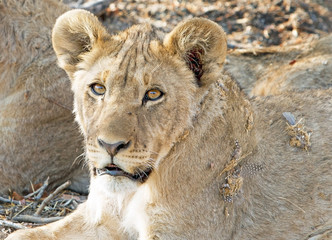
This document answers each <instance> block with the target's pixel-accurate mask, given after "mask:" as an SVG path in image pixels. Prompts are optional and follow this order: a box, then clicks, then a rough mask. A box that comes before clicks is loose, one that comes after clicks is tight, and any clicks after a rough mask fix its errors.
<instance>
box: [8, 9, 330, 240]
mask: <svg viewBox="0 0 332 240" xmlns="http://www.w3.org/2000/svg"><path fill="white" fill-rule="evenodd" d="M75 43H76V44H75ZM53 47H54V50H55V52H56V54H57V56H58V60H59V64H60V66H61V67H62V68H64V69H65V70H66V71H67V74H68V75H69V76H70V78H71V81H72V89H73V92H74V95H75V97H74V103H75V104H74V105H75V113H76V120H77V122H78V123H79V124H80V127H81V130H82V133H83V135H84V138H85V142H86V152H87V153H86V154H87V157H88V159H89V166H90V173H91V185H90V195H89V198H88V200H87V202H86V203H84V204H82V205H81V206H80V208H79V209H78V210H77V211H76V212H74V213H73V214H71V215H69V216H68V217H66V218H65V219H64V220H61V221H59V222H56V223H52V224H49V225H46V226H44V227H40V228H35V229H31V230H22V231H18V232H16V233H14V234H13V235H10V236H9V238H8V239H26V240H27V239H28V240H30V239H31V240H32V239H50V240H51V239H52V240H54V239H310V238H311V239H314V237H323V236H325V237H329V236H331V231H332V220H331V216H332V209H331V197H332V189H331V187H330V186H331V184H332V171H331V170H332V169H331V166H332V165H331V163H332V162H331V161H332V148H331V143H330V141H329V139H330V138H331V136H332V128H331V127H330V125H331V121H332V101H331V94H332V90H331V89H327V90H310V91H304V92H286V93H284V94H282V95H277V96H273V97H267V98H259V97H257V98H254V99H250V100H249V99H248V98H247V97H246V96H245V94H244V93H243V92H242V91H241V90H240V88H239V87H238V86H237V83H236V82H235V81H234V80H233V79H232V78H230V77H229V76H228V75H225V74H222V73H221V67H222V63H223V62H224V59H225V53H226V41H225V34H224V32H223V31H222V29H221V28H220V27H219V26H218V25H217V24H215V23H213V22H211V21H209V20H206V19H199V18H198V19H191V20H188V21H185V22H183V23H180V24H179V25H178V26H177V27H176V28H175V29H174V30H173V31H172V32H171V33H170V34H169V35H168V36H167V37H166V38H165V40H164V41H162V40H160V39H158V38H157V37H156V35H155V34H154V30H153V28H152V27H151V26H149V25H140V26H134V27H132V28H130V29H129V30H127V31H125V32H123V33H121V34H119V35H117V36H111V35H109V34H108V33H106V31H105V30H104V29H103V27H102V26H101V25H100V23H99V22H98V21H97V19H96V18H95V17H94V16H93V15H91V14H90V13H88V12H86V11H82V10H73V11H70V12H67V13H65V14H64V15H62V16H61V17H60V18H58V20H57V22H56V24H55V27H54V30H53ZM193 53H194V54H193ZM195 54H196V55H195ZM193 56H194V57H193ZM197 56H199V59H197V58H196V57H197ZM193 61H194V62H193ZM197 66H199V67H197ZM189 67H190V68H192V69H194V70H195V74H196V75H194V73H193V71H191V70H190V69H189ZM201 68H202V69H203V71H202V75H200V73H201V71H200V70H202V69H201ZM196 70H197V71H196ZM93 83H99V84H102V85H104V86H105V88H106V92H105V94H104V95H103V96H97V95H94V94H93V93H92V91H91V88H90V86H91V84H93ZM155 88H158V89H159V90H161V91H163V92H164V96H163V97H162V98H160V99H159V100H156V101H146V102H145V101H144V100H143V98H144V94H145V92H146V91H147V90H150V89H155ZM284 112H291V113H292V114H293V115H294V117H295V118H296V120H297V121H300V119H302V120H301V121H303V124H305V126H306V129H310V131H312V132H313V134H312V136H311V138H310V142H311V145H310V147H309V148H308V149H306V150H305V149H301V148H297V147H295V146H291V145H290V144H289V141H290V138H291V137H293V136H290V135H289V133H288V130H287V129H288V126H289V123H288V125H287V120H286V119H285V118H284V117H283V113H284ZM98 140H103V141H104V142H107V143H109V144H111V143H116V142H119V141H122V142H124V143H128V142H129V141H130V143H131V144H130V145H127V147H126V148H125V149H121V151H118V153H117V154H116V155H115V156H114V158H113V163H114V164H117V165H118V166H119V167H121V168H122V169H123V170H125V171H126V172H129V173H131V174H133V173H135V172H141V173H142V174H144V173H143V172H142V171H144V170H146V169H148V168H150V167H152V168H153V171H152V173H151V174H150V176H149V177H148V179H147V180H146V182H144V183H143V184H142V183H139V182H137V181H133V180H130V179H129V178H127V177H123V176H122V177H112V176H109V175H103V176H98V175H96V174H95V168H103V167H105V166H106V165H107V164H110V163H111V161H112V160H111V157H110V155H109V154H108V153H107V151H106V149H105V148H104V147H103V146H102V145H101V144H100V143H98ZM82 226H84V227H82Z"/></svg>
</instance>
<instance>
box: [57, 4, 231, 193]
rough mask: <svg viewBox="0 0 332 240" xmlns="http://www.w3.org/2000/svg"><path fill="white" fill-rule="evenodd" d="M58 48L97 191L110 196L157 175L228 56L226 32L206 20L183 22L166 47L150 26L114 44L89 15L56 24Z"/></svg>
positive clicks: (115, 37)
mask: <svg viewBox="0 0 332 240" xmlns="http://www.w3.org/2000/svg"><path fill="white" fill-rule="evenodd" d="M53 47H54V50H55V52H56V54H57V57H58V62H59V65H60V67H61V68H63V69H64V70H65V71H66V72H67V74H68V76H69V77H70V79H71V81H72V90H73V92H74V112H75V114H76V120H77V122H78V123H79V125H80V127H81V131H82V133H83V135H84V137H85V142H86V154H87V158H88V162H89V166H90V172H91V180H92V185H93V183H94V182H95V183H96V182H97V183H100V184H101V185H102V186H104V188H105V190H107V191H110V192H118V191H127V190H128V191H133V190H135V189H136V188H137V187H138V186H140V185H141V184H142V183H144V182H145V181H146V180H147V179H148V178H149V175H150V173H151V172H153V171H157V169H158V165H159V164H160V162H161V161H163V160H164V159H165V156H167V154H168V153H169V151H170V150H171V149H172V147H173V145H174V144H175V143H176V142H177V141H179V139H181V138H183V137H184V136H185V134H186V132H187V131H188V129H190V128H191V126H192V123H193V121H195V115H196V112H197V110H196V109H197V106H198V105H199V104H200V102H201V101H202V99H203V98H204V96H205V94H206V91H207V89H208V88H209V86H210V84H211V83H213V82H215V81H216V80H217V79H218V77H219V74H220V69H221V67H222V65H223V62H224V60H225V55H226V39H225V34H224V32H223V31H222V29H221V28H220V27H219V26H218V25H217V24H216V23H213V22H211V21H209V20H207V19H201V18H196V19H191V20H188V21H185V22H183V23H181V24H179V25H178V26H177V27H176V28H175V29H174V30H173V31H172V32H171V33H169V34H168V35H167V36H166V37H165V38H164V39H161V38H159V37H158V34H156V31H155V29H154V28H153V27H151V26H150V25H148V24H143V25H138V26H133V27H131V28H130V29H128V30H127V31H125V32H122V33H120V34H119V35H113V36H112V35H110V34H109V33H108V32H107V31H106V30H105V28H104V27H103V26H102V25H101V23H100V22H99V21H98V20H97V18H96V17H95V16H93V15H92V14H90V13H88V12H86V11H84V10H72V11H69V12H67V13H65V14H64V15H62V16H61V17H60V18H58V20H57V22H56V24H55V26H54V29H53Z"/></svg>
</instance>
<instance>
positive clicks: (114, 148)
mask: <svg viewBox="0 0 332 240" xmlns="http://www.w3.org/2000/svg"><path fill="white" fill-rule="evenodd" d="M98 143H99V145H100V146H101V147H103V148H104V149H105V150H106V151H107V152H108V154H109V155H110V156H111V157H114V156H115V155H116V154H117V153H118V152H119V151H121V150H125V149H127V148H128V147H129V145H130V141H129V142H127V143H126V142H123V141H120V142H116V143H106V142H104V141H103V140H101V139H98Z"/></svg>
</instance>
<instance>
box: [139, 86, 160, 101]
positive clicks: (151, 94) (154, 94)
mask: <svg viewBox="0 0 332 240" xmlns="http://www.w3.org/2000/svg"><path fill="white" fill-rule="evenodd" d="M162 96H163V92H162V91H160V90H158V89H152V90H149V91H147V92H146V93H145V96H144V99H145V100H150V101H156V100H158V99H159V98H161V97H162Z"/></svg>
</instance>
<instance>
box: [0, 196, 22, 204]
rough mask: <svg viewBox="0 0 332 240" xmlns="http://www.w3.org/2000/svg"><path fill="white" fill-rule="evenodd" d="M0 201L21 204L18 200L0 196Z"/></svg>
mask: <svg viewBox="0 0 332 240" xmlns="http://www.w3.org/2000/svg"><path fill="white" fill-rule="evenodd" d="M0 202H4V203H14V204H15V205H20V204H21V202H20V201H17V200H12V199H8V198H4V197H0Z"/></svg>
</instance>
